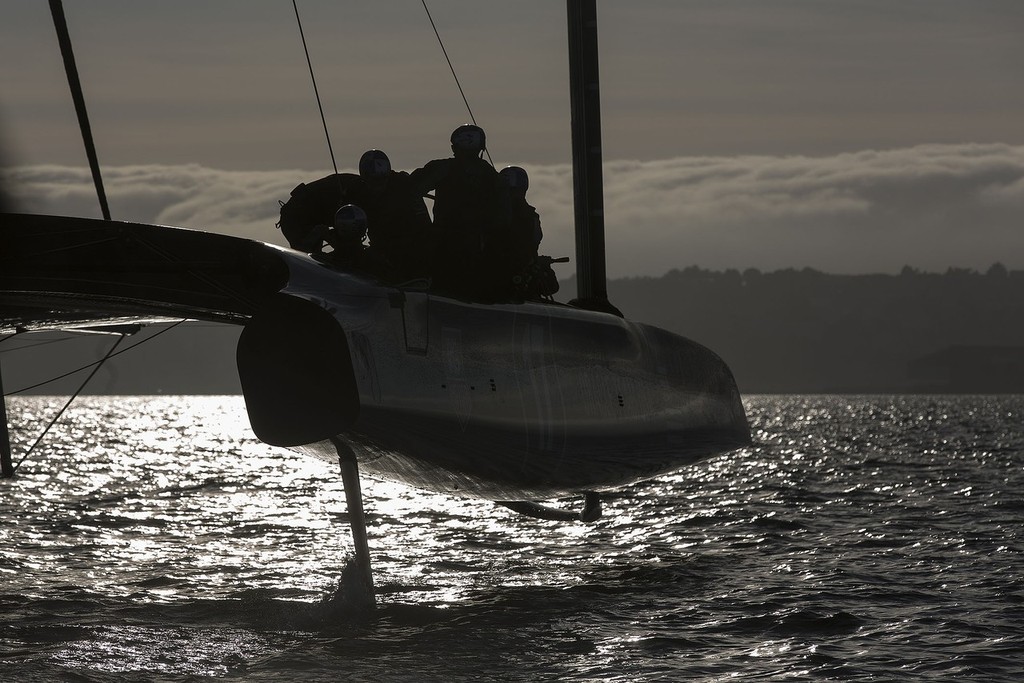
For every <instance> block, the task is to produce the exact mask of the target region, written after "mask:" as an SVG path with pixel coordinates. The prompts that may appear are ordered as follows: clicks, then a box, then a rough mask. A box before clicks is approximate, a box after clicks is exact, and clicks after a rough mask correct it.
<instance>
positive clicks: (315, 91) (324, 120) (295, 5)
mask: <svg viewBox="0 0 1024 683" xmlns="http://www.w3.org/2000/svg"><path fill="white" fill-rule="evenodd" d="M292 7H293V8H295V22H296V23H297V24H298V25H299V36H300V37H301V38H302V49H303V50H304V51H305V53H306V64H307V65H308V66H309V79H310V80H311V81H313V94H314V95H316V106H317V107H319V108H320V121H321V122H322V123H323V124H324V137H326V138H327V151H328V152H330V154H331V166H333V167H334V175H338V162H336V161H335V160H334V148H333V147H331V134H330V133H329V132H328V131H327V117H325V116H324V105H323V103H321V101H320V91H319V90H318V89H317V87H316V76H315V75H313V61H312V60H311V59H310V58H309V48H308V47H306V34H305V33H304V32H303V30H302V19H300V18H299V5H298V3H297V1H296V0H292ZM339 182H341V181H340V180H339Z"/></svg>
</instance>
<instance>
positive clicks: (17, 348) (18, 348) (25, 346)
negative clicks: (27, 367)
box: [0, 334, 74, 354]
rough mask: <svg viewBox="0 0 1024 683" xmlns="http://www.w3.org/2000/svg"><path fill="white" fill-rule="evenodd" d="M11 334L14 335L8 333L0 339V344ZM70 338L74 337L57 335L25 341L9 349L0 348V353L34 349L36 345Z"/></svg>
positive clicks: (54, 342) (69, 339)
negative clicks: (34, 340)
mask: <svg viewBox="0 0 1024 683" xmlns="http://www.w3.org/2000/svg"><path fill="white" fill-rule="evenodd" d="M13 336H14V335H13V334H12V335H10V337H4V338H3V339H0V344H2V343H4V342H5V341H7V340H8V339H10V338H11V337H13ZM72 339H74V337H71V336H68V337H59V338H57V339H44V340H41V341H36V342H31V343H25V344H22V345H21V346H15V347H13V348H10V349H0V354H2V353H12V352H14V351H22V350H24V349H34V348H36V347H37V346H49V345H50V344H56V343H58V342H66V341H71V340H72Z"/></svg>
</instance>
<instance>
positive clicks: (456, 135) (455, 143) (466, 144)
mask: <svg viewBox="0 0 1024 683" xmlns="http://www.w3.org/2000/svg"><path fill="white" fill-rule="evenodd" d="M486 147H487V136H486V135H485V134H484V129H483V128H481V127H480V126H475V125H473V124H471V123H466V124H463V125H461V126H459V127H458V128H456V129H455V130H454V131H452V151H453V152H460V151H461V152H470V153H473V154H479V153H480V152H482V151H483V150H484V149H486Z"/></svg>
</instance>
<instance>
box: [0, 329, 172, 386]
mask: <svg viewBox="0 0 1024 683" xmlns="http://www.w3.org/2000/svg"><path fill="white" fill-rule="evenodd" d="M184 322H188V318H185V319H182V320H179V321H178V322H176V323H173V324H172V325H169V326H168V327H165V328H164V329H162V330H158V331H157V332H154V333H153V334H151V335H149V336H148V337H146V338H145V339H140V340H139V341H137V342H135V343H134V344H132V345H131V346H128V347H125V348H123V349H121V350H120V351H118V352H117V353H114V349H111V350H110V353H108V354H107V355H106V356H104V357H103V358H102V359H100V360H97V361H93V362H92V363H89V364H87V365H83V366H82V367H80V368H76V369H74V370H71V371H70V372H65V373H64V374H63V375H58V376H57V377H51V378H50V379H48V380H44V381H42V382H39V383H38V384H33V385H31V386H27V387H22V388H21V389H15V390H14V391H9V392H7V393H5V394H4V396H14V395H15V394H23V393H25V392H26V391H31V390H32V389H36V388H37V387H41V386H43V385H46V384H50V383H51V382H56V381H57V380H61V379H64V378H65V377H69V376H71V375H74V374H75V373H77V372H82V371H83V370H87V369H89V368H92V367H95V370H93V373H92V374H95V373H96V370H99V366H101V365H103V363H105V362H106V361H108V360H109V359H111V358H113V357H115V356H120V355H121V354H122V353H125V352H126V351H131V350H132V349H134V348H135V347H136V346H139V345H140V344H145V343H146V342H148V341H152V340H153V339H156V338H157V337H159V336H160V335H161V334H164V333H165V332H170V331H171V330H173V329H174V328H175V327H177V326H178V325H181V324H182V323H184ZM11 336H14V335H11ZM124 336H125V335H121V337H122V339H123V338H124ZM115 348H116V346H115ZM13 350H17V349H13ZM92 374H90V375H89V377H92ZM86 381H87V382H88V381H89V380H88V379H86Z"/></svg>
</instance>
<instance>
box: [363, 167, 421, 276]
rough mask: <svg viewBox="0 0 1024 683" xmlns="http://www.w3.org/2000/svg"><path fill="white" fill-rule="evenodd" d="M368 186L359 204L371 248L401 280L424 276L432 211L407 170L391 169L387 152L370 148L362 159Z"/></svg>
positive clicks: (365, 183) (365, 180) (364, 178)
mask: <svg viewBox="0 0 1024 683" xmlns="http://www.w3.org/2000/svg"><path fill="white" fill-rule="evenodd" d="M359 177H360V178H361V179H362V181H363V184H364V186H365V189H364V192H363V196H362V199H361V204H360V206H361V207H362V208H363V209H364V210H365V211H366V215H367V219H368V221H369V223H368V230H369V233H368V235H369V238H370V249H371V250H373V251H374V252H376V254H377V255H378V256H379V257H381V258H382V259H385V260H386V261H387V262H389V263H390V264H391V265H392V267H393V273H392V276H393V277H395V278H396V279H399V280H408V279H410V278H416V277H425V276H427V275H428V274H429V268H430V244H431V239H430V232H431V224H430V214H429V213H428V212H427V206H426V204H424V203H423V196H422V195H421V194H418V193H417V192H416V191H415V190H414V189H413V185H412V180H411V178H410V176H409V174H408V173H406V172H404V171H394V170H392V169H391V160H390V159H388V155H387V154H385V153H384V152H382V151H380V150H379V149H371V150H367V151H366V152H364V153H363V156H362V157H360V159H359Z"/></svg>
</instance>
